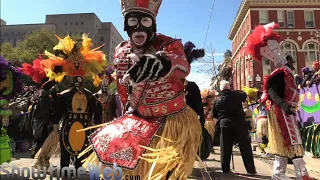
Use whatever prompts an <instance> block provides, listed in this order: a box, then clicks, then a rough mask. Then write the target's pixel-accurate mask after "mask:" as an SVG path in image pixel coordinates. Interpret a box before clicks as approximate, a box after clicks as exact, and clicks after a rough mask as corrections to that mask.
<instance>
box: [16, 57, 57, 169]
mask: <svg viewBox="0 0 320 180" xmlns="http://www.w3.org/2000/svg"><path fill="white" fill-rule="evenodd" d="M42 61H43V59H42V57H39V58H37V59H35V60H34V61H33V62H32V65H31V64H28V63H23V64H22V67H21V68H20V70H21V72H23V73H24V74H25V75H27V76H29V77H31V78H32V80H33V81H34V82H35V83H36V84H37V86H40V90H39V92H38V93H39V94H38V95H37V97H33V98H34V103H33V105H32V108H31V112H30V114H31V115H30V119H31V120H32V129H33V136H34V138H35V143H36V144H35V146H34V148H33V150H32V154H31V157H32V158H34V157H35V155H36V154H37V152H38V151H39V150H40V148H41V149H42V150H44V149H47V150H48V149H49V148H50V147H48V146H50V144H58V143H59V141H58V138H53V139H52V138H49V139H48V136H49V134H50V133H51V131H52V128H53V129H55V130H57V128H58V123H59V120H57V119H56V118H54V111H53V107H52V98H51V93H53V92H51V90H52V89H54V88H53V87H54V86H55V84H56V82H55V81H54V80H51V81H50V80H49V78H48V77H47V76H46V72H45V71H44V69H43V68H42V67H41V62H42ZM35 95H36V94H35ZM56 133H57V131H56ZM46 139H48V140H47V141H48V143H46V144H47V145H46V146H43V145H44V142H45V141H46ZM50 156H51V155H48V154H43V155H41V156H40V157H39V156H38V157H36V159H37V160H36V162H35V163H34V164H33V167H38V166H40V167H49V166H50V163H49V159H50Z"/></svg>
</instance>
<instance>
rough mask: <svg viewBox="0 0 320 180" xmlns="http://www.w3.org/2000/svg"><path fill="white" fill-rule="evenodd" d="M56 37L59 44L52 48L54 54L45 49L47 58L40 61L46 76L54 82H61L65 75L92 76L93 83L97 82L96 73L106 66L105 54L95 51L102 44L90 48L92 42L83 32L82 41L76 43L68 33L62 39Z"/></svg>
mask: <svg viewBox="0 0 320 180" xmlns="http://www.w3.org/2000/svg"><path fill="white" fill-rule="evenodd" d="M57 38H58V39H59V44H58V45H56V46H55V47H54V48H53V49H54V50H55V54H52V53H50V52H48V51H45V55H46V56H48V59H45V60H43V61H41V66H42V68H43V69H44V70H45V72H46V75H47V77H48V78H49V79H50V80H55V81H56V82H61V81H62V80H63V78H64V77H65V76H70V77H78V76H81V77H92V79H93V80H94V84H95V85H97V84H99V83H97V82H98V81H101V79H100V78H99V76H98V74H99V73H100V72H101V71H103V69H104V67H105V66H107V61H106V56H105V54H104V53H103V52H102V51H97V50H98V49H100V48H101V47H102V46H100V47H97V48H95V49H90V48H91V46H92V43H91V39H90V38H89V37H88V35H87V34H83V36H82V41H81V42H77V43H76V42H75V41H73V40H72V39H71V38H70V36H69V35H68V36H67V37H65V38H64V39H62V38H60V37H58V36H57Z"/></svg>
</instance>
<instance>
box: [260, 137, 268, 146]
mask: <svg viewBox="0 0 320 180" xmlns="http://www.w3.org/2000/svg"><path fill="white" fill-rule="evenodd" d="M261 139H262V144H268V143H269V140H268V137H267V136H266V135H263V136H262V138H261Z"/></svg>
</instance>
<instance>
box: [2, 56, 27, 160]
mask: <svg viewBox="0 0 320 180" xmlns="http://www.w3.org/2000/svg"><path fill="white" fill-rule="evenodd" d="M21 76H22V73H21V72H20V71H19V69H18V68H15V67H13V66H12V65H11V64H10V63H9V62H7V61H6V60H5V59H4V58H3V57H0V136H1V139H2V140H4V141H1V142H0V150H1V157H0V164H1V163H3V162H8V161H10V160H11V148H10V138H9V136H8V135H7V130H6V128H5V127H8V126H9V117H10V116H11V115H12V111H11V110H10V105H9V100H11V99H13V98H14V96H16V95H17V94H19V93H22V91H23V83H22V82H21V80H20V78H21ZM12 151H15V150H14V149H13V150H12Z"/></svg>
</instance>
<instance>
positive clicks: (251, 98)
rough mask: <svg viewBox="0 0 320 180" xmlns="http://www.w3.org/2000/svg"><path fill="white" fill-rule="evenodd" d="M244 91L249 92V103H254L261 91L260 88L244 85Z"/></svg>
mask: <svg viewBox="0 0 320 180" xmlns="http://www.w3.org/2000/svg"><path fill="white" fill-rule="evenodd" d="M242 91H243V92H245V93H246V94H247V96H248V101H249V102H248V103H249V104H252V103H254V101H255V100H257V98H258V92H259V90H258V89H256V88H250V87H247V86H244V87H243V88H242Z"/></svg>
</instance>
